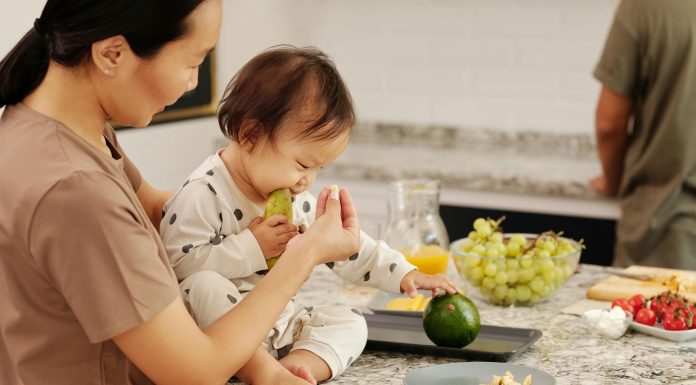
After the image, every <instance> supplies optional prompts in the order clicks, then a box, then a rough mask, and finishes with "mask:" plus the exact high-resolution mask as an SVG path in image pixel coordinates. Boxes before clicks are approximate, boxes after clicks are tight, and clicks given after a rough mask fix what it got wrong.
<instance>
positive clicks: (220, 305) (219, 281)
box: [180, 271, 367, 378]
mask: <svg viewBox="0 0 696 385" xmlns="http://www.w3.org/2000/svg"><path fill="white" fill-rule="evenodd" d="M180 286H181V289H182V290H183V291H184V301H185V303H186V305H187V307H188V309H189V312H190V313H191V315H192V316H193V317H194V319H195V320H196V322H197V323H198V326H200V327H201V328H205V327H207V326H208V325H210V324H212V323H213V322H215V321H216V320H217V319H218V318H220V317H222V315H223V314H225V313H227V312H228V311H229V310H230V309H232V308H234V307H235V306H236V305H237V304H238V303H239V302H240V301H242V300H243V299H244V297H245V296H246V293H240V292H239V291H238V290H237V287H236V286H235V285H234V284H233V283H232V282H231V281H230V280H228V279H227V278H225V277H223V276H222V275H220V274H218V273H216V272H214V271H201V272H197V273H194V274H191V275H190V276H189V277H187V278H186V279H184V280H183V281H182V282H181V284H180ZM366 342H367V324H366V323H365V318H364V317H363V316H362V314H361V313H360V312H359V311H358V310H355V309H351V308H350V307H347V306H341V305H327V306H309V307H303V308H300V307H297V306H295V301H294V299H293V300H292V301H291V302H290V303H288V305H287V306H286V307H285V310H284V311H283V313H282V314H281V315H280V317H279V319H278V320H277V321H276V323H275V324H274V326H273V329H271V330H270V331H269V332H268V335H267V336H266V338H265V339H264V341H263V344H262V346H263V348H264V349H266V350H267V351H268V352H270V353H271V354H273V355H274V356H275V357H276V358H282V356H283V355H284V353H285V352H291V351H293V350H297V349H304V350H308V351H310V352H312V353H314V354H316V355H317V356H319V357H320V358H321V359H323V360H324V361H325V362H326V364H327V365H329V367H330V368H331V378H334V377H336V376H338V375H340V374H341V373H343V371H345V370H346V369H347V368H348V366H350V364H351V363H352V362H353V361H354V360H355V359H356V358H358V356H359V355H360V354H361V353H362V351H363V349H364V348H365V344H366ZM279 355H280V356H281V357H279Z"/></svg>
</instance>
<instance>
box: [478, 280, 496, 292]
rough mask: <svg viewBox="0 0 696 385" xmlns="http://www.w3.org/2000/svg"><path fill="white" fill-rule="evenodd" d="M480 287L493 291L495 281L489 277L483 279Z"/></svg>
mask: <svg viewBox="0 0 696 385" xmlns="http://www.w3.org/2000/svg"><path fill="white" fill-rule="evenodd" d="M481 287H482V288H484V289H488V290H493V288H494V287H495V280H494V279H493V278H491V277H485V278H483V280H482V281H481Z"/></svg>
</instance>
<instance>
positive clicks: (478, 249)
mask: <svg viewBox="0 0 696 385" xmlns="http://www.w3.org/2000/svg"><path fill="white" fill-rule="evenodd" d="M471 252H472V253H476V254H478V255H486V247H485V246H483V245H476V246H474V247H472V248H471Z"/></svg>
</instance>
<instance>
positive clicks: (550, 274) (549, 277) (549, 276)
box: [541, 270, 556, 285]
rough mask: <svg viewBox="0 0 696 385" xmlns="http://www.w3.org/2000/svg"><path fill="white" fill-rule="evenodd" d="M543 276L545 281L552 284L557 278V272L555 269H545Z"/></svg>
mask: <svg viewBox="0 0 696 385" xmlns="http://www.w3.org/2000/svg"><path fill="white" fill-rule="evenodd" d="M541 277H542V279H543V280H544V282H546V283H547V284H549V285H550V284H552V283H553V281H555V280H556V273H555V272H554V271H553V270H551V271H545V272H543V273H542V274H541Z"/></svg>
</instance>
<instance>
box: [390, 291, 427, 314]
mask: <svg viewBox="0 0 696 385" xmlns="http://www.w3.org/2000/svg"><path fill="white" fill-rule="evenodd" d="M428 302H430V297H427V298H426V297H424V296H423V294H418V295H416V296H415V297H414V298H409V297H399V298H394V299H392V300H391V301H389V302H388V303H387V306H386V309H387V310H398V311H423V310H424V309H425V306H426V305H427V304H428Z"/></svg>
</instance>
